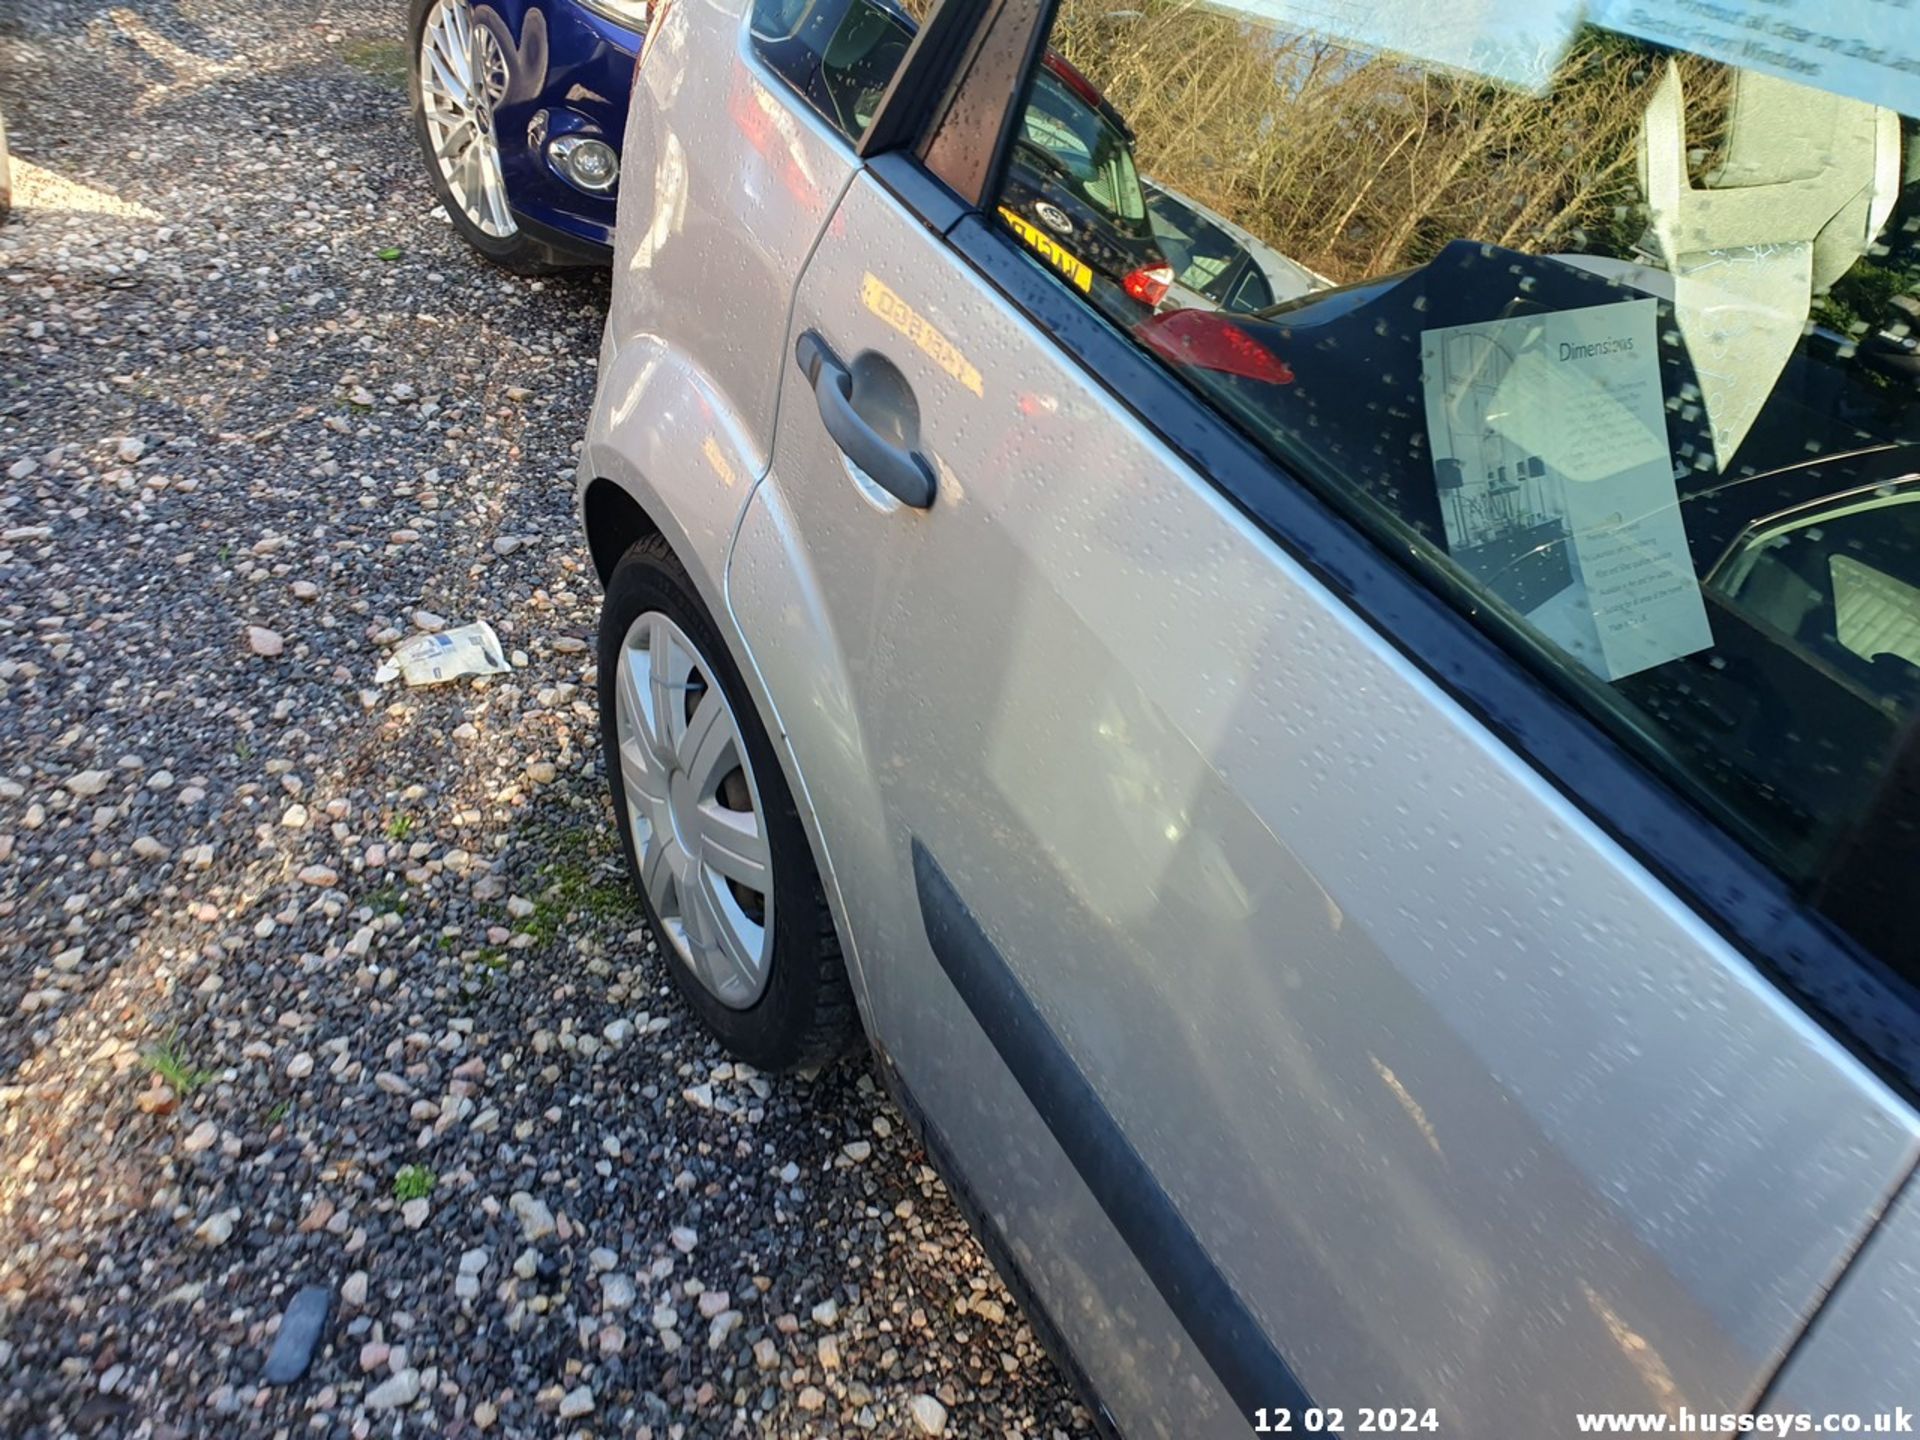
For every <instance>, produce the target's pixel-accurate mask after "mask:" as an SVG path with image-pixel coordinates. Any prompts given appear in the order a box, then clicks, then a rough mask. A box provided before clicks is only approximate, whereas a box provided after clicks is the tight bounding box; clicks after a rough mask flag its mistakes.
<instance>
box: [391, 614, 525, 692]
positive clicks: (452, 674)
mask: <svg viewBox="0 0 1920 1440" xmlns="http://www.w3.org/2000/svg"><path fill="white" fill-rule="evenodd" d="M512 668H513V667H512V666H511V665H509V664H508V663H507V658H506V656H504V655H502V654H501V653H500V637H499V636H498V635H495V634H494V633H493V627H492V626H491V625H489V624H487V622H486V621H484V620H476V621H475V622H474V623H473V624H471V625H462V626H461V627H460V628H459V629H458V630H442V631H441V632H440V633H439V634H438V635H420V636H417V637H415V638H414V639H412V640H409V641H407V643H406V644H404V645H402V646H401V647H400V648H399V649H397V650H395V651H394V652H393V653H392V654H391V655H389V656H387V659H386V663H385V664H383V665H381V667H380V668H379V669H378V670H377V671H375V672H374V676H373V678H374V679H375V680H376V681H378V682H379V683H380V684H382V685H384V684H386V683H387V682H388V681H389V680H391V679H393V678H394V677H395V676H396V675H397V676H400V677H401V678H403V679H404V680H405V681H406V682H407V684H409V685H444V684H445V683H446V682H447V681H449V680H460V679H464V678H465V677H466V676H468V675H504V674H506V672H507V671H509V670H511V669H512Z"/></svg>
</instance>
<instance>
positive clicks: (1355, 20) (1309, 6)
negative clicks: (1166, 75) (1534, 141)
mask: <svg viewBox="0 0 1920 1440" xmlns="http://www.w3.org/2000/svg"><path fill="white" fill-rule="evenodd" d="M1215 7H1216V8H1218V9H1222V10H1229V11H1232V12H1234V13H1235V14H1239V15H1245V16H1248V17H1249V18H1251V19H1254V20H1258V21H1262V22H1264V23H1266V24H1269V25H1275V26H1279V27H1281V28H1283V29H1290V30H1306V31H1308V32H1310V33H1312V34H1315V35H1324V36H1325V37H1326V38H1327V39H1329V40H1332V41H1335V42H1337V43H1338V44H1341V45H1346V46H1351V47H1352V48H1354V49H1356V50H1365V51H1369V52H1371V53H1375V54H1380V53H1385V54H1390V55H1404V56H1407V57H1408V58H1409V59H1413V60H1424V61H1426V62H1427V63H1428V64H1430V65H1438V66H1441V67H1443V68H1445V69H1448V70H1458V71H1461V72H1464V73H1466V74H1469V75H1478V76H1482V77H1484V78H1486V79H1489V80H1498V81H1500V82H1501V83H1502V84H1505V85H1511V86H1514V87H1516V88H1517V89H1521V90H1525V91H1527V92H1528V93H1529V94H1533V95H1539V94H1542V93H1544V92H1545V91H1546V89H1547V86H1548V84H1549V83H1550V82H1551V81H1552V79H1553V71H1554V67H1555V66H1557V65H1558V64H1559V63H1560V57H1561V56H1562V55H1564V54H1566V51H1567V47H1568V46H1569V45H1571V44H1572V43H1573V34H1574V31H1575V30H1576V29H1578V28H1579V25H1580V8H1581V7H1580V0H1453V3H1451V4H1446V5H1436V4H1433V3H1432V0H1215Z"/></svg>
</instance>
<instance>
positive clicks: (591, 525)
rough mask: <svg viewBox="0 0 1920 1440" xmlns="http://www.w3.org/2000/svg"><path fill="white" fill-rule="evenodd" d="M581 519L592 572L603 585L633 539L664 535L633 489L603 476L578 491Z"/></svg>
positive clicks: (633, 542)
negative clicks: (585, 533)
mask: <svg viewBox="0 0 1920 1440" xmlns="http://www.w3.org/2000/svg"><path fill="white" fill-rule="evenodd" d="M580 520H581V524H582V525H583V526H584V527H585V529H586V532H587V553H588V555H589V556H591V557H592V559H593V570H594V574H596V575H598V576H599V577H600V584H601V586H602V588H604V587H605V586H606V583H607V580H608V579H609V578H610V577H611V576H612V574H613V567H614V566H616V565H618V564H619V563H620V557H621V556H622V555H624V554H626V553H627V551H629V550H631V549H632V548H633V546H634V544H635V542H636V541H640V540H644V539H646V538H647V537H648V536H650V535H663V534H664V532H663V531H662V530H661V528H660V524H659V522H658V521H656V520H655V519H654V518H653V516H652V515H650V514H648V513H647V509H646V507H645V506H644V505H642V504H641V503H640V502H639V500H637V499H636V498H635V497H634V495H633V492H632V491H630V490H628V489H627V488H626V487H625V486H624V485H621V484H620V483H619V482H617V481H614V480H608V479H606V478H605V477H601V478H598V479H595V480H592V481H590V482H588V484H587V487H586V488H585V489H584V490H582V491H581V492H580ZM669 543H671V542H669Z"/></svg>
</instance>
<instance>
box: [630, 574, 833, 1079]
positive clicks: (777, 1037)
mask: <svg viewBox="0 0 1920 1440" xmlns="http://www.w3.org/2000/svg"><path fill="white" fill-rule="evenodd" d="M599 659H600V735H601V745H602V748H603V750H604V753H605V756H606V767H607V779H608V782H609V787H610V789H611V790H612V793H613V809H614V815H615V817H616V818H617V820H618V822H619V827H620V840H621V844H622V845H623V846H624V847H625V850H626V854H627V860H628V863H629V865H630V866H631V868H632V873H633V877H634V880H635V883H636V885H637V886H638V889H639V892H640V900H641V904H642V905H643V906H644V907H645V909H646V913H647V919H648V921H649V922H650V923H651V925H652V928H653V933H654V935H655V936H656V937H657V938H658V940H659V943H660V948H661V949H662V950H663V951H664V952H665V957H666V962H667V968H668V969H669V970H670V971H672V973H673V978H674V981H675V983H676V984H677V985H678V986H679V989H680V991H681V993H682V994H683V995H685V996H686V998H687V1001H688V1003H689V1004H690V1005H691V1006H692V1007H693V1009H694V1011H695V1012H696V1013H697V1014H698V1015H699V1017H700V1019H701V1020H702V1022H704V1023H705V1025H706V1027H707V1028H708V1029H709V1030H710V1031H712V1032H713V1034H714V1035H715V1036H716V1037H717V1038H718V1039H719V1040H720V1042H721V1043H722V1044H724V1045H725V1046H726V1047H727V1049H729V1050H730V1051H732V1052H733V1053H734V1054H735V1055H737V1056H739V1057H740V1058H741V1059H743V1060H745V1061H747V1062H748V1063H750V1064H752V1065H756V1066H758V1067H759V1068H761V1069H763V1070H785V1069H793V1068H796V1067H802V1066H808V1065H818V1064H821V1063H823V1062H825V1061H827V1060H830V1059H832V1058H834V1057H836V1056H838V1055H840V1054H842V1053H844V1052H845V1051H846V1049H847V1048H848V1047H849V1045H850V1044H851V1042H852V1040H853V1038H854V1036H855V1035H856V1033H857V1025H858V1019H857V1016H856V1014H855V1011H854V1005H853V994H852V991H851V989H850V987H849V985H848V982H847V973H846V967H845V965H844V963H843V962H842V960H841V956H840V948H839V944H838V941H837V939H836V937H835V933H834V928H833V921H832V917H831V915H830V914H829V912H828V910H827V903H826V897H825V894H824V893H823V891H822V890H821V886H820V879H819V876H818V875H817V874H816V873H815V871H814V867H813V857H812V854H811V852H810V851H809V848H808V845H807V837H806V832H805V830H804V829H803V828H802V826H801V824H800V817H799V813H798V811H797V810H796V808H795V806H794V802H793V796H792V794H791V792H790V791H789V790H788V789H787V784H786V779H785V777H784V776H783V775H782V774H781V773H780V766H779V762H778V760H777V759H776V757H775V756H774V753H773V747H772V744H771V742H770V741H769V740H768V738H767V734H766V731H765V729H764V728H763V727H762V725H761V724H760V720H759V717H758V715H757V714H756V713H755V711H754V708H753V705H752V702H751V701H750V700H749V698H748V697H747V693H746V688H745V686H744V685H743V684H742V682H741V679H740V673H739V671H738V670H737V669H736V668H735V666H734V663H733V660H732V657H731V656H730V655H729V654H728V653H727V649H726V646H725V644H724V643H723V642H722V641H721V639H720V636H719V633H718V631H717V630H716V628H715V626H714V624H713V621H712V619H711V617H709V615H708V614H707V611H706V607H705V606H704V605H702V604H701V603H700V600H699V598H698V597H697V596H696V595H695V593H694V590H693V586H692V582H691V581H690V580H689V579H688V577H687V573H686V571H685V569H684V568H682V567H681V565H680V563H679V561H678V560H676V559H675V558H674V556H673V553H672V552H671V551H670V550H668V548H667V547H666V545H665V543H664V542H663V541H661V540H660V539H659V538H658V537H653V538H649V539H646V540H641V541H639V542H638V543H636V544H635V545H634V546H633V548H632V549H630V550H629V551H628V552H627V553H626V555H625V556H624V557H622V559H621V561H620V563H619V564H618V565H617V566H615V567H614V572H613V575H612V577H611V578H610V579H609V580H608V582H607V595H606V600H605V602H604V603H603V605H602V607H601V611H600V636H599Z"/></svg>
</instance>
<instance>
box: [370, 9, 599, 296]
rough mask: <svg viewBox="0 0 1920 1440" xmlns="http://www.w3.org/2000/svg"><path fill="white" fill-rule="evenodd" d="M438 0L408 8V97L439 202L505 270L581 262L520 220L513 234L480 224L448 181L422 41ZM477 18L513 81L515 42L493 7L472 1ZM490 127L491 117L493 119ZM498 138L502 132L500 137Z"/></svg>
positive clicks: (462, 232)
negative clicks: (430, 107) (431, 118)
mask: <svg viewBox="0 0 1920 1440" xmlns="http://www.w3.org/2000/svg"><path fill="white" fill-rule="evenodd" d="M438 3H439V0H411V3H410V5H409V6H408V10H407V39H408V47H409V48H408V51H407V53H408V56H409V57H410V58H409V62H408V66H407V97H408V100H409V102H410V103H411V106H412V110H413V136H414V140H415V141H416V142H417V143H418V144H419V146H420V155H421V158H422V159H423V160H424V161H425V162H426V167H427V181H428V183H429V184H430V185H432V187H433V193H434V195H435V197H436V198H437V199H438V200H439V201H440V207H441V208H442V209H443V210H445V211H446V212H447V218H448V219H449V220H450V221H452V222H453V228H454V230H455V231H456V232H457V233H458V234H459V236H460V238H461V239H462V240H465V241H466V242H467V244H468V245H470V246H472V247H473V248H474V249H475V250H477V251H479V252H480V254H482V255H484V256H485V257H486V258H487V259H489V260H491V261H492V262H493V263H494V264H495V265H498V266H499V267H500V268H501V269H503V270H509V271H511V272H512V273H514V274H516V275H551V274H554V273H555V272H557V271H560V270H569V269H573V268H576V267H577V265H578V264H579V262H578V261H577V260H576V259H574V258H573V257H571V256H569V255H566V254H563V253H562V252H561V251H559V250H557V249H555V248H554V247H553V246H551V245H549V244H547V243H546V242H545V241H543V240H540V239H538V238H537V237H535V236H533V235H530V234H528V233H527V230H526V228H525V227H524V226H523V225H521V224H519V222H518V221H517V220H516V221H514V222H513V224H514V228H513V230H512V233H511V234H507V235H494V234H490V233H488V232H487V231H486V230H484V229H482V228H481V227H480V226H479V225H477V224H476V223H475V222H474V220H473V219H472V217H471V216H469V215H468V214H467V211H466V208H465V206H463V205H462V204H461V202H460V200H459V198H458V197H457V196H455V194H454V193H453V188H452V186H451V185H450V184H449V183H448V179H447V175H446V172H445V171H444V170H443V169H442V168H441V163H440V158H439V156H438V155H437V154H436V153H435V148H434V140H433V132H432V129H431V127H430V125H429V123H428V118H427V103H426V95H425V86H424V83H423V80H422V71H423V69H424V68H425V65H426V59H425V52H424V50H423V42H424V40H425V37H426V29H427V22H428V20H429V18H430V17H431V16H432V15H433V13H434V10H435V7H436V5H437V4H438ZM468 8H469V11H470V13H471V14H472V16H473V21H474V23H475V24H477V25H480V26H483V27H485V28H486V29H487V31H488V32H489V33H490V35H491V37H492V42H493V44H494V45H495V46H496V47H497V48H498V50H499V53H500V54H501V55H502V56H503V57H504V58H505V61H506V64H507V66H508V82H509V85H511V83H512V80H513V79H514V77H513V75H512V69H511V67H512V63H513V55H514V46H513V44H512V37H511V36H510V35H508V34H507V33H506V31H505V27H504V26H502V25H501V23H500V21H499V20H498V18H497V17H495V15H494V14H493V12H492V11H491V10H483V9H479V8H478V7H468ZM488 128H489V131H490V132H491V131H492V121H491V119H490V118H489V120H488ZM496 143H497V138H496Z"/></svg>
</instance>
